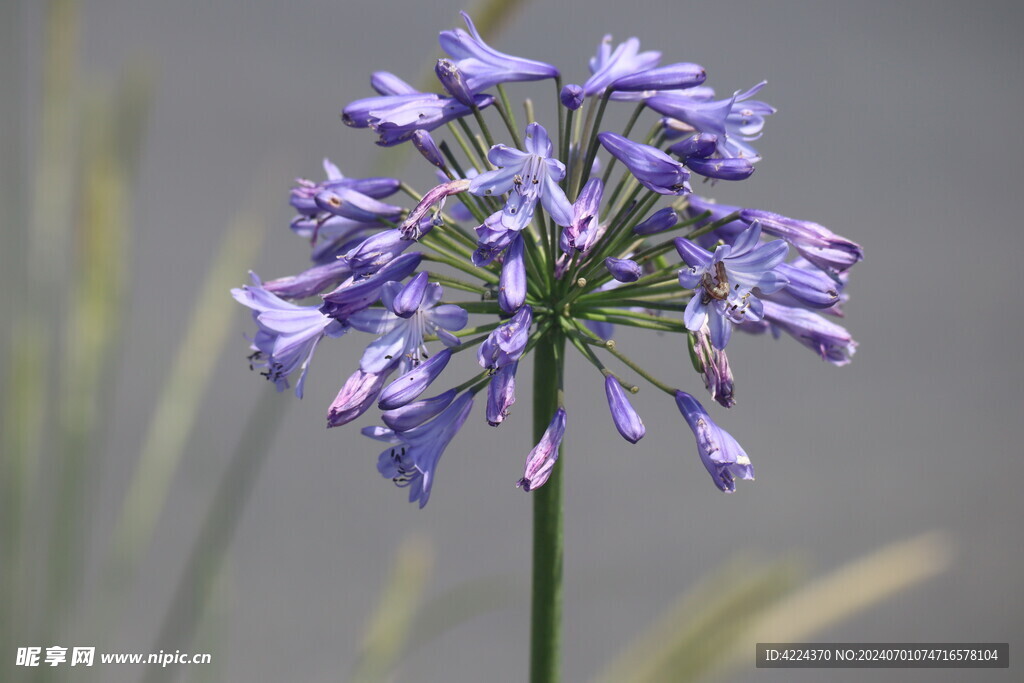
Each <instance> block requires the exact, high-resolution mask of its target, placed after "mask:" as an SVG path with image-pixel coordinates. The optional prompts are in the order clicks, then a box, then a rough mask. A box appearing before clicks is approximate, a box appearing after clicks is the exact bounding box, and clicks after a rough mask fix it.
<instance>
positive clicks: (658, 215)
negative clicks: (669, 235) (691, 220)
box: [633, 206, 679, 235]
mask: <svg viewBox="0 0 1024 683" xmlns="http://www.w3.org/2000/svg"><path fill="white" fill-rule="evenodd" d="M678 222H679V214H677V213H676V212H675V209H673V208H672V207H671V206H666V207H665V208H664V209H660V210H658V211H655V212H654V213H652V214H651V215H650V216H648V217H647V218H646V219H644V221H643V222H642V223H638V224H637V225H636V226H635V227H634V228H633V233H634V234H636V235H654V234H657V233H659V232H665V231H666V230H670V229H672V228H674V227H675V226H676V223H678Z"/></svg>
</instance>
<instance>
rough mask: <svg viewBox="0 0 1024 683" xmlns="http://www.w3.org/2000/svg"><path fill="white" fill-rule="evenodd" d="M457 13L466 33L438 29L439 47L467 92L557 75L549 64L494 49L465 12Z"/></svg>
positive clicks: (456, 30)
mask: <svg viewBox="0 0 1024 683" xmlns="http://www.w3.org/2000/svg"><path fill="white" fill-rule="evenodd" d="M460 14H462V18H463V19H464V20H465V21H466V26H467V27H468V28H469V33H466V32H465V31H463V30H462V29H460V28H457V29H454V30H451V31H441V37H440V41H441V49H442V50H444V51H445V52H446V53H447V54H448V56H449V57H451V58H452V59H453V60H455V65H456V66H457V67H458V69H459V71H461V72H462V74H463V77H464V78H465V83H466V86H467V87H468V88H469V90H470V92H471V93H473V94H476V93H479V92H482V91H484V90H487V89H488V88H490V87H492V86H495V85H497V84H498V83H509V82H512V81H539V80H543V79H545V78H556V77H558V75H559V72H558V69H556V68H555V67H553V66H551V65H550V64H545V63H544V62H537V61H534V60H532V59H523V58H522V57H513V56H512V55H507V54H504V53H503V52H498V51H497V50H495V49H494V48H492V47H491V46H489V45H488V44H487V43H485V42H484V40H483V38H481V37H480V34H479V33H477V30H476V27H475V26H474V25H473V20H472V19H470V18H469V15H468V14H466V13H465V12H461V13H460Z"/></svg>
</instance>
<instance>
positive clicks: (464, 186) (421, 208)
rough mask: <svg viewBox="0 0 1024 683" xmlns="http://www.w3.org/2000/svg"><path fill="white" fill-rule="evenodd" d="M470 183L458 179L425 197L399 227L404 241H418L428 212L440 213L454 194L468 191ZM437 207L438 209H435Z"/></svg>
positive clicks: (432, 190) (442, 185)
mask: <svg viewBox="0 0 1024 683" xmlns="http://www.w3.org/2000/svg"><path fill="white" fill-rule="evenodd" d="M470 183H471V181H469V180H464V179H462V178H457V179H455V180H451V181H449V182H447V183H441V184H440V185H438V186H436V187H434V188H433V189H431V190H430V191H429V192H427V193H426V194H425V195H423V199H421V200H420V203H419V204H417V205H416V208H414V209H413V210H412V211H410V212H409V215H408V216H406V217H405V220H404V221H402V223H401V225H399V226H398V229H399V231H400V232H401V233H402V239H406V240H418V239H419V238H420V236H422V234H423V231H422V229H421V224H422V220H423V218H424V217H425V216H426V215H427V212H428V211H430V210H431V209H433V210H434V212H435V214H436V213H440V212H441V209H443V208H444V203H445V200H446V199H448V197H450V196H452V195H453V194H459V193H460V192H465V191H466V190H468V189H469V187H470ZM435 206H436V207H437V208H436V209H435V208H434V207H435Z"/></svg>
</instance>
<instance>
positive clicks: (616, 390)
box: [604, 375, 647, 443]
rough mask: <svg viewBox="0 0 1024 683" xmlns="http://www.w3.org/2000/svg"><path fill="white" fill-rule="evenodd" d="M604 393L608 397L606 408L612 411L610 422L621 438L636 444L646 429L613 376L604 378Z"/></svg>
mask: <svg viewBox="0 0 1024 683" xmlns="http://www.w3.org/2000/svg"><path fill="white" fill-rule="evenodd" d="M604 393H605V396H607V397H608V407H609V408H610V409H611V411H612V421H613V422H615V428H616V429H618V430H619V434H621V435H622V438H623V439H625V440H626V441H628V442H630V443H636V442H637V441H639V440H640V439H642V438H644V434H646V433H647V429H646V428H645V427H644V422H643V420H641V419H640V415H639V414H637V412H636V410H634V409H633V405H632V404H631V403H630V402H629V399H628V398H627V397H626V392H625V391H624V390H623V389H622V386H621V385H620V384H619V380H617V379H615V376H614V375H608V376H607V377H605V378H604Z"/></svg>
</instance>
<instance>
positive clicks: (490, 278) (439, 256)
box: [420, 239, 498, 285]
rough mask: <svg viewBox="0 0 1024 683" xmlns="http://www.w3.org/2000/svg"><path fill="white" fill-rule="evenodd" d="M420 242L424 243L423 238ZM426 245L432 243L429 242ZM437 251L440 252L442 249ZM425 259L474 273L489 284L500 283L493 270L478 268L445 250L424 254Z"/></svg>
mask: <svg viewBox="0 0 1024 683" xmlns="http://www.w3.org/2000/svg"><path fill="white" fill-rule="evenodd" d="M420 243H421V244H423V240H422V239H421V240H420ZM426 246H430V245H429V244H428V245H426ZM437 251H439V252H440V250H437ZM423 260H424V261H433V262H434V263H443V264H445V265H446V266H451V267H452V268H455V269H456V270H461V271H462V272H463V273H465V274H467V275H472V276H473V277H476V278H480V279H481V280H483V281H484V282H487V283H489V284H492V285H496V284H498V276H497V275H495V274H494V273H492V272H491V271H489V270H484V269H483V268H477V267H476V266H474V265H472V264H469V263H463V262H462V261H459V260H458V259H454V258H452V257H451V256H448V255H447V254H445V253H443V252H440V253H436V254H423Z"/></svg>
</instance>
